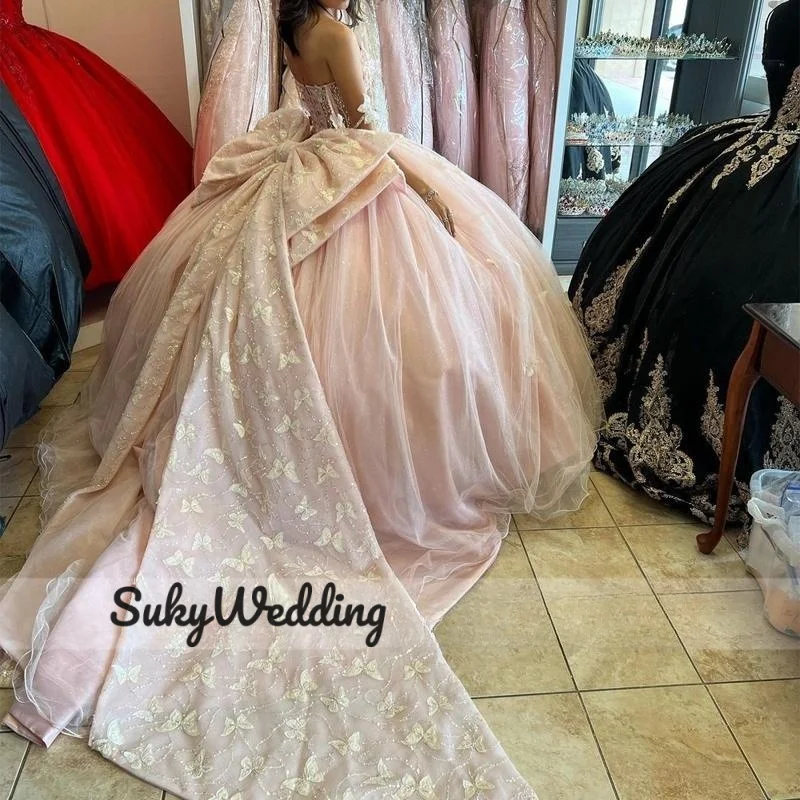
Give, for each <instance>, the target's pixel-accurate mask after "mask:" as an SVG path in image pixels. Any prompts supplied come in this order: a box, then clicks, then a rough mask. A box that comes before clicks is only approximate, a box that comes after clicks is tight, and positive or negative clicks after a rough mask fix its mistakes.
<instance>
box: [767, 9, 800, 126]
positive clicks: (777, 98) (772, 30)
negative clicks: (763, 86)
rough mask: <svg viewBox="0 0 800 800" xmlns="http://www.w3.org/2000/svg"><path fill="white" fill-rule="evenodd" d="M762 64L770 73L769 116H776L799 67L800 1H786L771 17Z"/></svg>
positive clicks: (768, 81)
mask: <svg viewBox="0 0 800 800" xmlns="http://www.w3.org/2000/svg"><path fill="white" fill-rule="evenodd" d="M762 63H763V64H764V71H765V72H766V73H767V88H768V90H769V105H770V116H771V117H775V116H776V115H777V113H778V111H779V110H780V107H781V105H782V104H783V99H784V96H785V95H786V90H787V89H788V87H789V83H790V82H791V80H792V73H793V72H794V70H795V69H796V68H797V66H798V65H800V0H787V2H784V3H781V5H779V6H777V7H776V8H774V9H773V11H772V13H771V14H770V15H769V18H768V19H767V30H766V35H765V37H764V56H763V61H762Z"/></svg>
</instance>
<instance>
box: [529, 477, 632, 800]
mask: <svg viewBox="0 0 800 800" xmlns="http://www.w3.org/2000/svg"><path fill="white" fill-rule="evenodd" d="M589 480H590V482H591V477H590V478H589ZM592 486H594V483H592ZM595 491H597V487H596V486H595ZM597 494H598V496H599V495H600V492H597ZM600 501H601V502H602V503H603V506H604V507H605V508H606V510H607V511H608V508H607V507H606V505H605V500H603V498H602V497H600ZM610 514H611V512H610V511H609V515H610ZM612 519H613V517H612ZM514 524H515V525H516V520H514ZM517 533H518V534H519V538H520V541H521V542H522V549H523V551H524V553H525V558H526V559H527V560H528V566H529V567H530V569H531V573H532V574H533V580H534V583H535V584H536V588H537V589H538V591H539V595H540V597H541V598H542V605H543V606H544V610H545V612H546V613H547V619H548V620H549V621H550V626H551V627H552V628H553V633H554V634H555V636H556V641H557V642H558V649H559V650H560V651H561V657H562V658H563V659H564V663H565V664H566V666H567V671H568V672H569V677H570V680H571V681H572V685H573V686H574V687H575V692H574V693H575V694H577V695H578V702H579V703H580V704H581V710H582V711H583V716H584V719H585V720H586V723H587V724H588V726H589V732H590V733H591V734H592V740H593V741H594V746H595V747H596V748H597V754H598V755H599V756H600V761H601V762H602V764H603V769H604V770H605V771H606V776H607V777H608V783H609V785H610V786H611V791H612V792H613V793H614V797H615V798H616V800H620V796H619V791H618V790H617V784H616V783H615V782H614V778H613V776H612V775H611V769H610V768H609V766H608V762H607V761H606V756H605V753H604V752H603V748H602V747H601V746H600V741H599V739H598V738H597V733H596V732H595V729H594V725H592V720H591V718H590V717H589V712H588V711H587V710H586V704H585V703H584V702H583V697H581V692H580V689H578V683H577V681H576V680H575V675H574V674H573V673H572V667H571V666H570V663H569V659H568V658H567V654H566V653H565V652H564V645H563V644H562V643H561V637H560V636H559V635H558V628H557V627H556V624H555V622H553V617H552V616H551V615H550V608H549V606H548V605H547V599H546V598H545V596H544V592H543V591H542V587H541V586H540V585H539V578H538V577H537V575H536V570H535V568H534V566H533V562H532V561H531V557H530V554H529V553H528V548H527V547H525V539H524V538H523V537H522V535H521V533H520V532H519V530H517ZM620 535H621V534H620ZM567 694H573V693H572V692H567Z"/></svg>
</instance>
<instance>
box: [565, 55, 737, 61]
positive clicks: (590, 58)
mask: <svg viewBox="0 0 800 800" xmlns="http://www.w3.org/2000/svg"><path fill="white" fill-rule="evenodd" d="M575 60H576V61H738V60H739V56H737V55H727V56H695V55H685V56H670V55H661V54H659V53H647V54H646V55H644V54H643V55H610V56H599V55H595V56H588V55H587V56H583V55H580V56H579V55H576V56H575Z"/></svg>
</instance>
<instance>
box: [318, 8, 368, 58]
mask: <svg viewBox="0 0 800 800" xmlns="http://www.w3.org/2000/svg"><path fill="white" fill-rule="evenodd" d="M315 30H316V35H317V41H318V42H319V44H320V45H321V46H323V47H329V48H331V49H335V50H339V51H341V50H349V49H350V48H352V47H353V45H356V46H357V44H358V39H357V38H356V35H355V33H354V31H353V29H352V28H348V27H347V25H344V24H343V23H341V22H337V21H336V20H335V19H331V18H330V17H329V16H327V15H322V16H321V18H320V20H319V22H318V23H317V24H316V25H315Z"/></svg>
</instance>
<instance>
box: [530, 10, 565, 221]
mask: <svg viewBox="0 0 800 800" xmlns="http://www.w3.org/2000/svg"><path fill="white" fill-rule="evenodd" d="M526 23H527V28H528V37H529V42H530V58H529V69H530V106H529V116H530V136H529V146H530V159H531V166H530V186H529V192H528V209H527V213H528V217H527V219H528V225H530V227H531V229H532V230H533V231H534V232H539V231H541V230H542V228H543V227H544V217H545V211H546V207H547V184H548V180H549V176H550V151H551V148H552V143H553V117H554V115H555V104H556V36H557V31H558V28H557V21H556V2H555V0H528V8H527V17H526Z"/></svg>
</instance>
